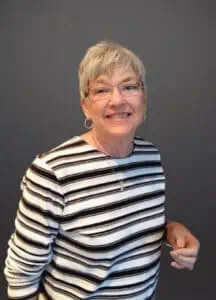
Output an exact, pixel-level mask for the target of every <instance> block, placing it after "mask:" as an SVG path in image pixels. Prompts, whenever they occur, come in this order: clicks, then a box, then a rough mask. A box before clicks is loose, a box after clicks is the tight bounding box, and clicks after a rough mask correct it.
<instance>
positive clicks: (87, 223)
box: [4, 136, 166, 300]
mask: <svg viewBox="0 0 216 300" xmlns="http://www.w3.org/2000/svg"><path fill="white" fill-rule="evenodd" d="M21 189H22V196H21V199H20V201H19V207H18V211H17V217H16V221H15V228H16V229H15V232H14V233H13V234H12V236H11V238H10V241H9V249H8V255H7V258H6V266H5V271H4V272H5V275H6V278H7V281H8V295H9V298H10V299H25V298H28V297H30V296H33V295H35V294H40V297H39V299H49V300H50V299H52V300H69V299H70V300H71V299H74V300H78V299H88V300H90V299H91V300H96V299H97V300H99V299H100V300H106V299H109V300H113V299H125V300H147V299H153V297H154V295H155V289H156V286H157V282H158V276H159V268H160V253H161V243H162V238H163V231H164V227H165V219H166V218H165V206H164V204H165V176H164V171H163V168H162V166H161V159H160V153H159V151H158V150H157V148H156V147H155V146H154V145H153V144H151V143H149V142H147V141H145V140H143V139H141V138H138V137H135V138H134V149H133V152H132V153H131V155H130V156H128V157H126V158H112V157H109V156H107V155H105V154H104V153H102V152H99V151H98V150H97V149H95V148H94V147H93V146H91V145H89V144H87V143H86V142H85V141H84V140H82V139H81V137H79V136H75V137H73V138H72V139H70V140H68V141H66V142H64V143H63V144H61V145H60V146H58V147H55V148H53V149H51V150H50V151H48V152H46V153H44V154H41V155H37V156H36V158H35V159H34V161H33V162H32V164H31V166H30V167H29V168H28V170H27V171H26V173H25V176H24V177H23V180H22V183H21Z"/></svg>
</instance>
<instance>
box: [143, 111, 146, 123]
mask: <svg viewBox="0 0 216 300" xmlns="http://www.w3.org/2000/svg"><path fill="white" fill-rule="evenodd" d="M143 119H144V121H146V119H147V113H146V112H145V113H144V118H143Z"/></svg>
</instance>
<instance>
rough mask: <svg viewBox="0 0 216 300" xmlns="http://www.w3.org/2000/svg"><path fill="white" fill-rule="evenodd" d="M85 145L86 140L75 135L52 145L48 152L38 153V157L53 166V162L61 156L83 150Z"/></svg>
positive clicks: (42, 161)
mask: <svg viewBox="0 0 216 300" xmlns="http://www.w3.org/2000/svg"><path fill="white" fill-rule="evenodd" d="M84 146H85V142H84V141H83V140H82V139H80V137H79V136H73V137H72V138H70V139H68V140H66V141H64V142H62V143H61V144H59V145H57V146H55V147H52V148H51V149H49V150H47V151H46V152H43V153H39V154H37V155H36V159H37V160H40V161H41V163H44V164H47V165H48V166H50V167H51V166H52V162H54V161H55V160H58V159H60V158H63V157H66V156H67V155H70V154H73V153H74V154H75V153H76V152H79V151H81V149H82V148H83V147H84Z"/></svg>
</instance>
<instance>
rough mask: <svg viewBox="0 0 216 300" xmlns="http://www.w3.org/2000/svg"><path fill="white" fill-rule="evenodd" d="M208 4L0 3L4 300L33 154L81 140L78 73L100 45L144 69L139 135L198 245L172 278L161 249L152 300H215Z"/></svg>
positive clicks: (211, 18)
mask: <svg viewBox="0 0 216 300" xmlns="http://www.w3.org/2000/svg"><path fill="white" fill-rule="evenodd" d="M213 3H214V2H213V1H204V0H203V1H202V0H181V1H179V0H147V1H144V0H140V1H135V0H130V1H125V0H124V1H120V0H119V1H93V0H91V1H87V0H86V1H84V0H79V1H72V0H71V1H70V0H68V1H67V0H66V1H64V0H59V1H58V0H55V1H54V0H53V1H42V0H35V1H33V0H32V1H31V0H26V1H10V0H7V1H2V0H1V2H0V38H1V46H0V70H1V80H0V101H1V110H0V113H1V116H0V120H1V124H0V128H1V156H0V158H1V205H2V206H1V215H0V216H1V218H0V219H1V226H0V228H1V243H2V246H1V275H0V276H1V277H0V284H1V290H0V299H7V297H6V283H5V280H4V278H3V275H2V270H3V265H4V259H5V256H6V249H7V241H8V239H9V236H10V234H11V233H12V231H13V229H14V218H15V214H16V209H17V204H18V200H19V197H20V190H19V185H20V180H21V177H22V175H23V174H24V172H25V170H26V168H27V167H28V166H29V164H30V162H31V161H32V160H33V158H34V157H35V155H36V154H37V153H40V152H43V151H46V150H48V149H50V148H51V147H53V146H56V145H57V144H59V143H61V142H63V141H64V140H66V139H69V138H70V137H72V136H73V135H77V134H79V133H81V132H82V131H83V115H82V113H81V110H80V106H79V93H78V80H77V68H78V65H79V62H80V60H81V58H82V57H83V55H84V51H85V50H86V48H87V47H89V46H90V45H92V44H94V43H96V42H97V41H99V40H102V39H111V40H114V41H117V42H119V43H122V44H124V45H126V46H128V47H129V48H131V49H132V50H134V51H135V52H136V53H137V54H138V55H139V56H140V57H141V58H142V59H143V61H144V63H145V65H146V68H147V70H148V86H149V105H148V120H147V122H146V124H145V125H144V126H143V127H142V128H140V130H139V132H138V133H139V135H141V136H143V137H145V138H147V139H149V140H150V141H152V142H153V143H155V144H156V145H157V146H158V147H159V149H160V150H161V155H162V160H163V165H164V168H165V170H166V174H167V209H168V215H169V218H170V219H175V220H178V221H180V222H184V223H185V224H187V226H189V228H190V229H191V230H192V231H193V232H194V233H195V234H196V235H197V236H198V238H199V239H200V241H201V245H202V246H201V252H200V257H199V262H198V264H197V266H196V269H195V270H194V271H193V272H189V271H177V270H175V269H173V268H171V267H170V261H171V260H170V258H169V254H168V251H167V249H164V251H163V256H162V268H161V277H160V284H159V288H158V299H159V300H160V299H162V300H165V299H171V300H173V299H174V300H180V299H181V300H182V299H190V300H191V299H192V300H193V299H196V300H199V299H202V300H203V299H215V297H214V293H213V291H214V290H215V286H214V284H215V267H216V262H215V251H216V241H215V225H216V221H215V208H216V205H215V201H216V197H215V195H216V193H215V157H214V153H215V132H214V129H215V124H213V121H214V115H215V106H214V107H213V100H214V96H215V76H213V74H214V70H215V57H213V53H214V51H215V45H213V44H214V38H215V37H214V32H213V31H214V28H215V5H213ZM210 43H211V47H210ZM210 55H212V57H211V63H210Z"/></svg>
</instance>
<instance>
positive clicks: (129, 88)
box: [122, 83, 139, 91]
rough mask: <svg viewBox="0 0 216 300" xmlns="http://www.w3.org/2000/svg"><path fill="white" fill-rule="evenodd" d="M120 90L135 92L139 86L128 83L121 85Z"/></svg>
mask: <svg viewBox="0 0 216 300" xmlns="http://www.w3.org/2000/svg"><path fill="white" fill-rule="evenodd" d="M122 88H123V90H124V91H136V90H138V89H139V85H138V84H137V83H128V84H125V85H123V87H122Z"/></svg>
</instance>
